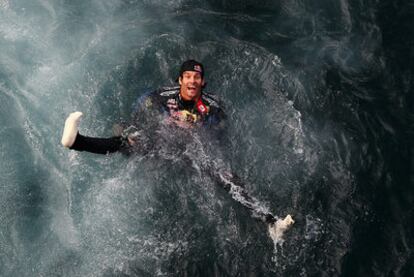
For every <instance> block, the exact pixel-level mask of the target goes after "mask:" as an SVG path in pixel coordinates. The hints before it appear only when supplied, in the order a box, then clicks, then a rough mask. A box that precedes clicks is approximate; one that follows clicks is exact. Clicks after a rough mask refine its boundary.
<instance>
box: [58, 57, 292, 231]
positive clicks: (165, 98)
mask: <svg viewBox="0 0 414 277" xmlns="http://www.w3.org/2000/svg"><path fill="white" fill-rule="evenodd" d="M177 81H178V83H179V85H180V86H179V87H173V88H161V89H159V90H156V91H154V92H151V93H150V94H148V95H144V97H141V98H140V100H139V103H138V107H137V109H136V111H135V114H134V116H133V120H132V123H133V125H131V126H129V127H127V128H125V129H124V130H123V132H122V134H121V135H118V136H114V137H111V138H94V137H86V136H83V135H81V134H79V132H78V124H79V121H80V118H81V116H82V113H81V112H75V113H72V114H70V115H69V117H68V118H67V119H66V122H65V128H64V132H63V136H62V141H61V142H62V145H63V146H65V147H67V148H69V149H72V150H77V151H87V152H91V153H96V154H107V153H113V152H116V151H121V152H127V153H128V152H132V151H133V150H134V149H137V148H138V150H142V149H141V148H143V147H145V146H143V145H144V144H142V143H140V140H141V138H142V137H141V136H140V132H139V131H138V128H137V126H138V125H144V124H149V125H151V124H159V123H160V122H162V123H164V124H173V125H176V126H179V127H181V128H184V129H189V130H191V128H196V127H197V126H200V127H205V128H208V129H210V130H211V132H216V131H220V130H222V128H223V122H224V119H225V117H226V116H225V114H224V112H223V110H222V108H221V106H220V104H219V101H218V100H217V99H216V98H215V96H213V95H211V94H209V93H206V92H204V91H203V88H204V87H205V79H204V67H203V65H202V64H201V63H199V62H197V61H195V60H188V61H185V62H184V63H183V64H182V65H181V69H180V72H179V77H178V78H177ZM149 129H156V128H148V129H147V130H145V131H148V130H149ZM211 171H214V175H215V176H214V177H215V179H216V180H217V181H218V183H220V184H221V185H222V186H223V187H224V188H225V189H226V190H227V191H228V192H229V193H230V194H231V195H232V197H233V198H234V199H235V200H237V201H238V202H239V203H241V204H242V205H243V206H245V207H247V208H248V209H250V210H251V211H252V212H253V214H254V215H255V216H257V217H259V218H260V219H261V220H263V221H264V222H267V223H269V224H270V226H272V227H275V228H276V225H277V224H276V221H277V219H276V218H275V216H273V215H272V214H271V213H269V212H266V211H263V208H261V205H260V203H259V202H258V201H257V200H256V199H255V198H253V197H251V196H250V195H249V194H248V193H247V192H246V190H245V189H244V186H243V184H242V182H241V181H240V179H239V178H238V177H237V176H234V175H233V174H231V173H229V172H228V171H227V172H226V171H218V172H216V170H214V169H213V170H211ZM281 221H283V223H286V224H285V225H291V224H292V223H293V220H292V218H291V217H290V215H288V216H287V217H286V218H285V219H284V220H279V222H278V223H279V225H280V224H281ZM273 231H275V230H273ZM269 232H270V233H271V234H272V230H271V228H270V229H269Z"/></svg>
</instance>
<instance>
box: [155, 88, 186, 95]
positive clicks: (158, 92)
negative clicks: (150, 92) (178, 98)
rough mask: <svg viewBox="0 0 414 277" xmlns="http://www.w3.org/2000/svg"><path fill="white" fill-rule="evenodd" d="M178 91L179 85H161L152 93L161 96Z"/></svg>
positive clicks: (174, 93)
mask: <svg viewBox="0 0 414 277" xmlns="http://www.w3.org/2000/svg"><path fill="white" fill-rule="evenodd" d="M179 92H180V87H179V86H173V87H161V88H159V89H157V90H156V91H155V92H154V94H156V95H158V96H161V97H170V96H173V95H177V94H178V93H179Z"/></svg>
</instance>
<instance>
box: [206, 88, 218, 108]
mask: <svg viewBox="0 0 414 277" xmlns="http://www.w3.org/2000/svg"><path fill="white" fill-rule="evenodd" d="M201 98H202V99H203V101H204V102H206V104H208V105H209V106H212V107H216V108H221V104H220V102H221V101H220V99H219V97H218V96H217V95H215V94H213V93H210V92H204V91H203V93H202V95H201Z"/></svg>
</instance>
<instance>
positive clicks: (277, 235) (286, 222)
mask: <svg viewBox="0 0 414 277" xmlns="http://www.w3.org/2000/svg"><path fill="white" fill-rule="evenodd" d="M293 223H295V221H294V220H293V218H292V216H291V215H290V214H288V215H287V216H286V217H285V218H284V219H278V220H277V221H276V222H275V223H271V224H269V228H268V231H269V235H270V237H271V238H272V240H273V241H275V242H278V241H281V240H282V238H283V233H284V232H285V231H286V230H287V229H289V228H290V227H291V226H292V225H293Z"/></svg>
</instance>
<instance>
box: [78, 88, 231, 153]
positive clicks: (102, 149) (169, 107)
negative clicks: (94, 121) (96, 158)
mask: <svg viewBox="0 0 414 277" xmlns="http://www.w3.org/2000/svg"><path fill="white" fill-rule="evenodd" d="M224 118H225V114H224V112H223V110H222V109H221V107H220V105H219V103H218V100H217V99H216V98H215V97H214V96H213V95H212V94H209V93H205V92H203V93H202V94H201V97H200V99H199V100H198V101H197V102H193V101H185V100H183V99H182V98H181V96H180V88H179V87H167V88H161V89H159V90H156V91H153V92H151V93H149V94H147V95H144V96H142V97H141V98H140V99H138V103H137V105H136V107H135V111H134V115H133V119H132V122H131V123H132V124H131V125H130V126H129V127H134V126H135V127H136V128H140V126H145V125H147V128H146V129H152V130H154V129H155V127H154V126H153V125H154V124H157V123H159V122H160V121H165V120H171V121H174V122H176V123H178V124H181V125H183V126H186V125H187V126H191V125H199V126H200V125H201V126H203V127H206V128H211V129H214V130H216V131H217V130H218V129H220V128H222V125H223V122H222V121H223V119H224ZM180 122H181V123H180ZM148 125H152V126H148ZM132 129H134V128H132ZM127 135H128V133H127V132H126V133H124V136H114V137H111V138H93V137H86V136H83V135H81V134H79V133H78V135H77V136H76V140H75V142H74V144H73V145H72V146H71V147H70V149H73V150H77V151H87V152H91V153H95V154H107V153H112V152H116V151H128V150H129V149H128V148H130V146H129V145H128V142H127Z"/></svg>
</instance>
